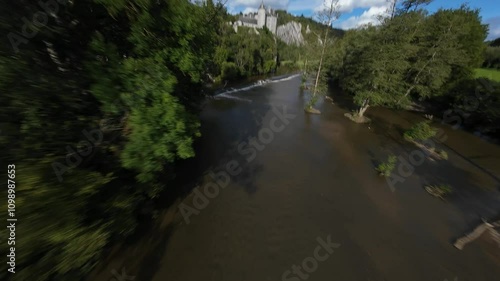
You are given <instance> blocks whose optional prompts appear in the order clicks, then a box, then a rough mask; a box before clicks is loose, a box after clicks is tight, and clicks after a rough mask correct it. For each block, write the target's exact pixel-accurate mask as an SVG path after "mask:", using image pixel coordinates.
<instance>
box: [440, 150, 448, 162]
mask: <svg viewBox="0 0 500 281" xmlns="http://www.w3.org/2000/svg"><path fill="white" fill-rule="evenodd" d="M438 154H439V156H441V158H443V159H444V160H448V153H447V152H446V151H444V150H441V151H439V152H438Z"/></svg>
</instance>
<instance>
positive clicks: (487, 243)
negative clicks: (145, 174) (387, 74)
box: [95, 76, 500, 281]
mask: <svg viewBox="0 0 500 281" xmlns="http://www.w3.org/2000/svg"><path fill="white" fill-rule="evenodd" d="M299 85H300V77H299V76H292V77H288V78H285V79H283V77H281V79H276V80H275V81H268V82H266V83H262V85H253V86H250V87H244V89H243V90H234V91H228V92H226V93H220V94H219V95H218V96H216V98H214V99H211V100H208V101H207V103H206V104H205V106H204V109H203V112H202V114H201V119H202V128H201V130H202V138H201V140H200V141H199V142H198V144H197V147H196V150H197V157H196V159H194V160H193V161H191V162H189V172H188V173H187V174H189V177H191V181H192V183H193V184H195V183H197V184H199V186H200V188H198V189H195V190H197V191H200V192H204V187H206V186H209V187H208V191H209V192H212V194H211V196H210V197H212V198H206V201H205V200H201V201H200V199H199V198H198V199H196V198H195V197H199V196H195V194H196V193H197V192H191V194H190V195H188V196H187V197H185V198H184V200H183V204H185V205H182V206H184V207H183V212H185V214H184V216H183V214H182V212H181V211H180V209H179V208H172V209H170V211H169V212H167V213H166V214H165V215H162V217H160V218H159V220H158V221H159V224H161V225H162V227H160V228H159V229H161V231H157V232H156V233H153V234H150V235H149V236H148V238H147V239H146V238H144V239H142V241H140V243H137V244H136V245H134V246H133V247H130V248H129V249H127V250H126V251H124V252H121V253H120V254H119V256H120V257H121V259H117V261H115V262H109V264H110V265H106V266H105V267H104V268H106V269H103V270H102V272H104V273H106V274H108V275H109V272H110V268H117V269H118V270H117V271H118V272H119V271H120V270H119V269H120V268H122V267H123V266H128V267H129V269H128V270H130V272H129V275H131V276H134V277H135V280H140V281H149V280H154V281H163V280H176V281H191V280H193V281H195V280H205V281H208V280H213V281H264V280H292V281H298V280H311V281H315V280H318V281H321V280H346V281H348V280H349V281H350V280H363V281H365V280H373V281H379V280H380V281H382V280H391V281H392V280H394V281H400V280H405V281H412V280H418V281H422V280H425V281H431V280H435V281H443V280H460V281H463V280H471V281H482V280H485V281H489V280H491V281H493V280H499V278H500V277H499V276H500V245H498V244H496V243H495V242H494V241H493V240H492V239H491V238H489V237H488V235H485V236H484V237H483V238H481V239H478V240H476V241H474V242H472V243H471V244H468V245H467V246H466V247H465V248H464V250H462V251H459V250H457V249H455V248H454V247H453V245H452V243H453V241H454V240H455V239H456V238H457V237H459V236H462V235H463V234H464V233H466V232H468V231H470V230H471V229H472V228H474V227H475V226H476V225H477V223H479V222H480V220H481V218H482V217H484V218H488V219H491V218H493V217H495V216H496V215H498V212H499V211H500V192H499V187H500V182H499V177H500V161H499V160H500V148H499V146H498V145H495V144H491V143H488V142H486V141H484V140H482V139H480V138H478V137H476V136H474V135H472V134H470V133H468V132H464V131H460V130H453V129H451V128H450V127H449V126H446V125H440V124H437V125H436V126H438V127H440V128H442V129H443V132H444V135H445V136H446V138H447V140H446V141H445V142H443V143H442V144H437V145H438V147H439V148H443V149H445V150H446V151H447V152H448V154H449V160H448V161H431V160H428V159H426V160H425V161H424V162H423V163H422V164H419V165H414V167H413V168H414V171H413V173H411V175H407V176H405V177H404V180H403V182H397V183H396V184H394V185H393V186H392V187H391V185H390V184H388V182H387V181H386V180H385V179H383V178H381V177H379V176H378V175H377V173H376V172H375V170H374V165H375V163H377V161H380V160H384V159H385V158H386V157H387V155H388V154H389V153H394V154H395V155H397V156H401V157H403V158H405V157H406V159H408V155H410V154H411V153H412V152H413V151H414V150H415V149H416V148H415V147H414V146H412V145H411V144H409V143H407V142H405V141H404V140H403V139H402V137H401V134H402V132H403V131H404V130H405V129H407V128H408V127H409V126H411V124H412V123H414V122H416V121H419V120H421V119H422V117H421V116H419V115H417V114H416V113H411V112H405V111H392V110H387V109H383V108H370V109H369V110H368V112H367V115H368V117H370V118H371V119H372V123H370V124H364V125H361V124H355V123H353V122H351V121H350V120H349V119H347V118H345V117H344V113H346V112H347V109H346V108H345V106H343V105H341V106H340V105H338V104H337V103H335V104H332V103H330V102H328V101H321V102H320V103H319V104H318V109H320V110H321V111H322V114H321V115H308V114H306V113H305V112H304V111H303V108H304V104H305V99H306V96H305V95H304V94H303V93H301V91H300V90H299ZM337 95H338V93H336V92H335V91H334V92H333V93H332V96H333V98H334V100H335V99H336V96H337ZM339 100H340V97H339ZM341 104H342V103H341ZM259 137H260V138H259ZM252 138H257V139H253V140H252ZM210 172H212V173H214V174H219V175H223V174H224V175H225V176H221V177H219V178H218V179H219V181H220V182H219V183H220V185H223V186H225V187H223V188H222V187H220V188H216V187H214V184H213V183H214V182H215V180H214V179H213V178H212V177H211V176H210ZM197 175H203V176H197ZM226 182H227V184H226ZM437 183H447V184H450V185H451V186H452V187H453V188H454V190H455V192H454V194H453V195H452V196H451V197H450V198H449V199H448V200H446V201H442V200H439V199H436V198H434V197H432V196H430V195H429V194H428V193H426V192H425V191H424V189H423V186H424V185H425V184H437ZM187 188H188V189H189V190H191V189H192V186H190V187H187ZM217 190H218V191H217ZM194 199H196V200H195V201H196V202H194V203H193V200H194ZM196 205H197V206H196ZM185 206H188V207H185ZM196 207H200V208H197V209H195V210H194V209H190V208H196ZM186 210H188V211H186ZM189 210H191V211H193V210H194V211H193V212H194V213H195V214H193V213H191V214H190V215H186V213H188V212H189ZM186 218H187V219H186ZM188 221H189V222H188ZM328 240H330V242H329V241H328ZM325 243H326V244H330V248H328V247H326V246H324V244H325ZM332 245H335V246H332ZM318 247H321V248H318ZM317 249H320V252H318V250H317ZM115 256H116V255H115ZM118 260H120V261H118ZM294 265H296V266H300V267H301V268H300V269H297V267H294ZM304 267H305V268H304ZM104 273H103V274H100V276H105V274H104ZM115 273H116V272H115ZM98 279H99V278H97V277H96V279H95V280H98ZM107 280H113V279H109V277H108V279H107ZM115 280H119V279H117V278H115ZM130 280H131V279H130Z"/></svg>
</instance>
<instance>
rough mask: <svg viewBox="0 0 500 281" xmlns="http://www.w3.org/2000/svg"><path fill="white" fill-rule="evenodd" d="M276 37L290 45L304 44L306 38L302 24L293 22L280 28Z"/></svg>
mask: <svg viewBox="0 0 500 281" xmlns="http://www.w3.org/2000/svg"><path fill="white" fill-rule="evenodd" d="M276 36H278V38H279V39H281V40H282V41H283V42H285V43H286V44H288V45H299V46H300V45H302V44H304V36H302V24H300V23H298V22H295V21H291V22H289V23H287V24H284V25H280V26H278V28H277V30H276Z"/></svg>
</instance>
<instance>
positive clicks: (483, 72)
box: [476, 68, 500, 82]
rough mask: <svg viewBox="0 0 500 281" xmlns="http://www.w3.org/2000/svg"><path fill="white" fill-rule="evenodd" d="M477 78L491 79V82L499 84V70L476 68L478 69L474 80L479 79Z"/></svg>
mask: <svg viewBox="0 0 500 281" xmlns="http://www.w3.org/2000/svg"><path fill="white" fill-rule="evenodd" d="M479 77H483V78H488V79H491V80H493V81H497V82H500V70H496V69H487V68H478V69H476V78H479Z"/></svg>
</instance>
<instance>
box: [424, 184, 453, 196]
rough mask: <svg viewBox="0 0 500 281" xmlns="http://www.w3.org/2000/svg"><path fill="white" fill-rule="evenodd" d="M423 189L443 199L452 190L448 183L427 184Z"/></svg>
mask: <svg viewBox="0 0 500 281" xmlns="http://www.w3.org/2000/svg"><path fill="white" fill-rule="evenodd" d="M425 190H426V191H427V192H429V193H430V194H431V195H433V196H435V197H439V198H441V199H443V197H444V196H446V195H449V194H451V193H452V192H453V188H452V187H451V186H450V185H448V184H439V185H428V186H426V187H425Z"/></svg>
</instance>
